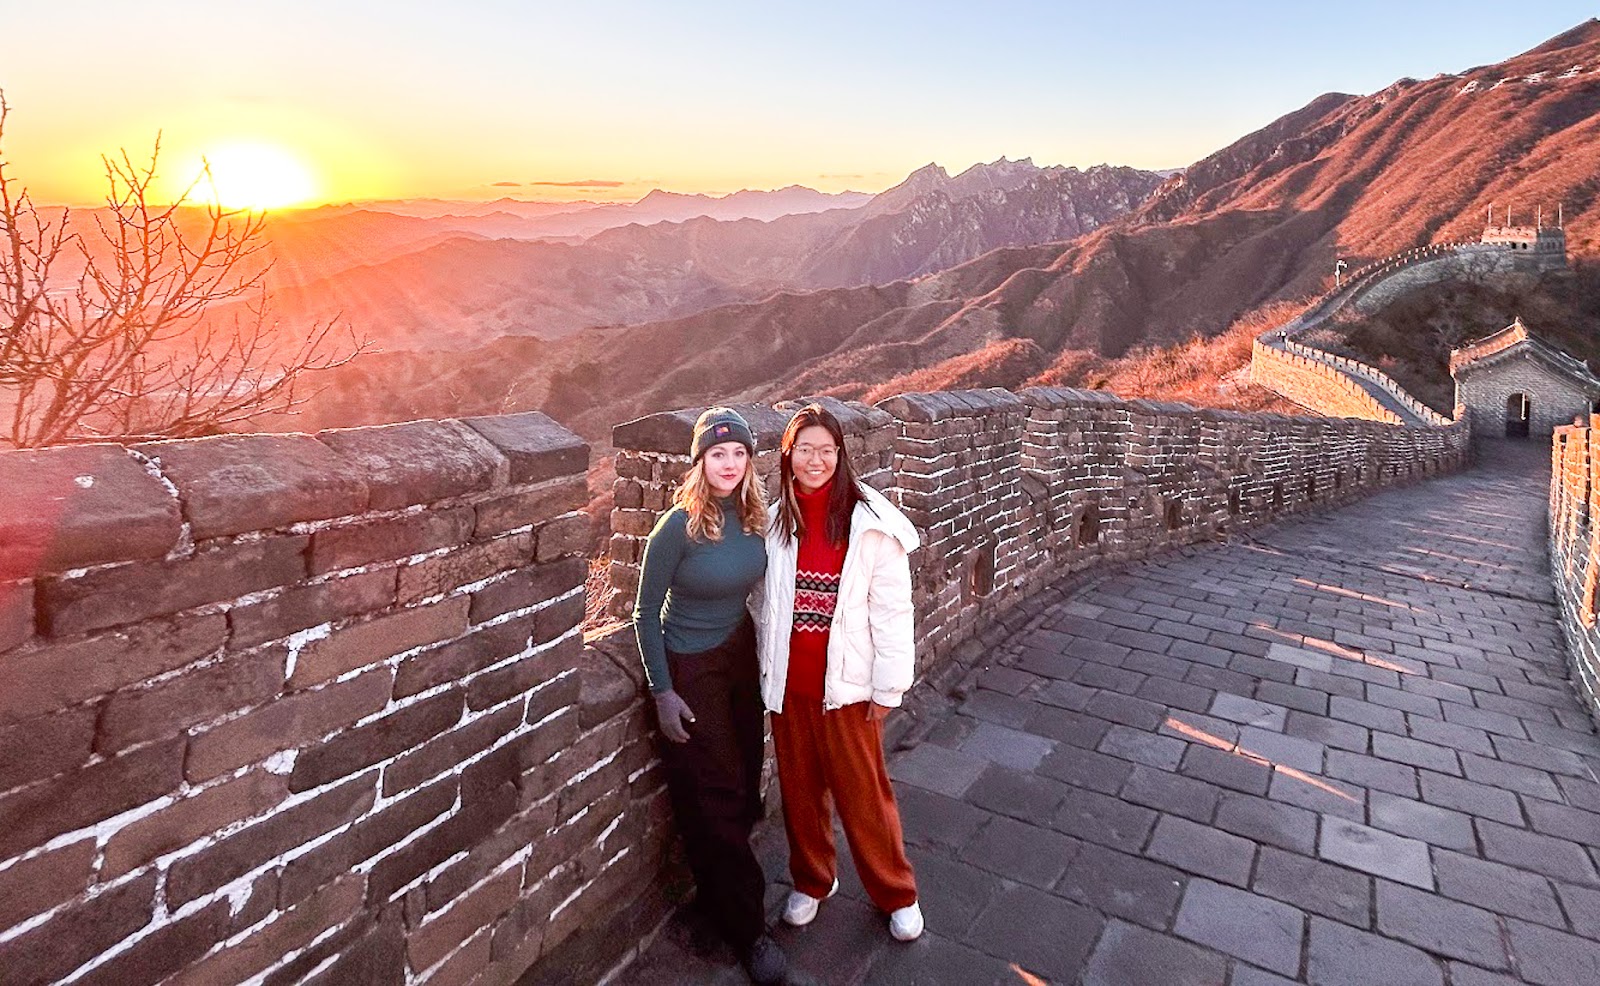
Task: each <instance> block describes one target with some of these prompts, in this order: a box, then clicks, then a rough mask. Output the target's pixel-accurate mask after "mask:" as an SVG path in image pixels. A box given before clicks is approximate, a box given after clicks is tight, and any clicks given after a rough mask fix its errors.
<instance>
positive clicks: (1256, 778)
mask: <svg viewBox="0 0 1600 986" xmlns="http://www.w3.org/2000/svg"><path fill="white" fill-rule="evenodd" d="M1178 770H1179V772H1180V773H1182V774H1186V775H1188V776H1190V777H1194V778H1197V779H1199V780H1202V781H1208V782H1210V783H1212V784H1215V785H1218V786H1220V787H1225V788H1230V789H1232V790H1235V791H1243V792H1245V793H1246V794H1266V793H1267V785H1268V784H1270V783H1271V782H1272V765H1271V764H1268V763H1266V762H1264V761H1261V760H1257V759H1255V758H1253V757H1248V756H1245V755H1244V754H1242V753H1237V752H1234V751H1231V750H1219V749H1217V748H1216V747H1213V746H1204V745H1202V744H1199V743H1193V744H1190V746H1189V750H1188V752H1186V753H1185V754H1184V755H1183V763H1182V764H1180V765H1179V767H1178Z"/></svg>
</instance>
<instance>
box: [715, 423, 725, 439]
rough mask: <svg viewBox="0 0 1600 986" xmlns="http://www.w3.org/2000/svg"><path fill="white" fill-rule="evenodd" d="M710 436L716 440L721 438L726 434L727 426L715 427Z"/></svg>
mask: <svg viewBox="0 0 1600 986" xmlns="http://www.w3.org/2000/svg"><path fill="white" fill-rule="evenodd" d="M711 434H713V435H715V436H717V437H718V438H721V437H722V436H723V435H726V434H728V426H727V425H717V426H716V427H715V428H713V429H712V430H711Z"/></svg>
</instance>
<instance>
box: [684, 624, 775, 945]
mask: <svg viewBox="0 0 1600 986" xmlns="http://www.w3.org/2000/svg"><path fill="white" fill-rule="evenodd" d="M667 667H668V670H669V671H670V672H671V674H672V686H673V688H674V689H675V690H676V691H677V693H678V695H679V697H681V698H682V699H683V700H684V701H685V702H686V703H688V705H689V709H690V710H691V711H692V712H693V713H694V717H695V721H694V723H693V724H692V725H689V726H687V727H686V728H687V729H688V731H689V741H688V742H686V743H673V742H671V741H670V740H667V739H666V738H665V737H663V738H662V739H661V760H662V763H663V764H664V766H665V767H666V773H667V794H668V796H669V797H670V799H671V801H672V812H673V815H674V816H675V817H676V818H677V821H678V831H679V833H680V834H681V835H682V836H683V844H684V849H685V850H686V851H687V855H688V857H689V869H690V871H691V872H692V873H693V874H694V882H695V888H696V891H697V899H696V905H697V906H698V907H699V908H700V910H701V911H702V912H703V913H705V914H706V915H707V916H708V917H709V918H710V919H711V921H712V922H713V923H714V924H715V925H716V926H717V930H718V931H720V932H721V933H722V936H723V938H724V939H726V940H727V942H728V944H729V945H732V946H733V948H734V949H735V950H736V951H738V952H739V953H740V954H741V955H742V954H743V953H744V952H745V951H746V950H747V949H749V947H750V946H751V944H753V943H754V942H755V940H756V939H757V938H758V937H760V936H761V935H762V934H763V933H764V932H765V931H766V915H765V905H766V900H765V898H766V876H765V875H764V874H763V873H762V872H761V864H760V863H759V862H757V861H756V855H755V852H754V851H753V850H752V849H751V848H750V832H751V830H752V829H753V828H754V827H755V824H756V821H757V820H758V819H759V818H760V817H761V759H762V723H761V714H762V705H761V678H760V672H759V671H758V670H757V667H756V637H755V627H754V625H753V624H752V623H751V622H750V620H749V618H746V619H745V621H744V623H743V624H741V625H740V627H739V629H737V630H735V631H734V632H733V635H732V636H730V637H729V638H728V639H727V640H725V641H723V642H722V643H721V644H718V645H717V646H716V647H713V648H712V649H710V650H706V651H699V652H697V653H693V654H676V653H673V652H672V651H670V650H669V651H667Z"/></svg>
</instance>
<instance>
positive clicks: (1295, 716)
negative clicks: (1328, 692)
mask: <svg viewBox="0 0 1600 986" xmlns="http://www.w3.org/2000/svg"><path fill="white" fill-rule="evenodd" d="M1284 732H1285V733H1287V734H1288V735H1290V736H1298V737H1300V738H1301V739H1308V740H1312V741H1313V742H1316V743H1321V744H1323V745H1324V746H1327V747H1331V748H1333V749H1337V750H1353V751H1355V752H1356V753H1365V752H1366V751H1367V745H1368V743H1370V742H1371V740H1370V737H1371V735H1372V731H1371V730H1369V729H1368V728H1367V727H1365V726H1357V725H1356V724H1354V723H1350V722H1340V721H1339V720H1338V719H1326V718H1323V717H1322V716H1313V715H1308V714H1307V713H1305V712H1301V711H1298V710H1296V711H1293V712H1290V713H1289V725H1288V727H1287V728H1285V729H1284Z"/></svg>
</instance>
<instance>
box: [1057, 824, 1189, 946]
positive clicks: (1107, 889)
mask: <svg viewBox="0 0 1600 986" xmlns="http://www.w3.org/2000/svg"><path fill="white" fill-rule="evenodd" d="M1182 881H1183V874H1182V873H1180V872H1178V871H1177V870H1175V869H1172V868H1171V867H1167V866H1163V865H1161V864H1160V863H1153V862H1151V861H1150V860H1148V859H1142V858H1140V857H1138V856H1130V855H1127V854H1126V853H1120V852H1116V851H1115V850H1111V849H1106V848H1103V847H1101V846H1097V845H1094V844H1093V843H1084V844H1083V846H1082V847H1081V848H1080V849H1079V850H1078V853H1077V856H1076V857H1075V858H1074V859H1073V861H1072V865H1071V866H1070V867H1068V868H1067V872H1066V874H1065V875H1064V876H1062V878H1061V880H1060V881H1059V882H1058V883H1057V884H1056V893H1057V894H1059V895H1061V896H1063V897H1067V898H1069V899H1071V900H1076V901H1081V902H1082V903H1085V904H1088V905H1089V906H1091V907H1093V908H1095V909H1096V910H1098V911H1103V912H1105V913H1107V914H1115V915H1117V916H1118V917H1123V918H1127V919H1128V920H1129V921H1136V922H1138V923H1139V924H1142V925H1144V926H1145V927H1147V928H1156V929H1158V930H1165V929H1166V928H1167V927H1168V925H1169V922H1171V920H1172V914H1173V912H1174V911H1175V910H1176V909H1177V907H1178V899H1179V897H1180V896H1182V886H1183V882H1182Z"/></svg>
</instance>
